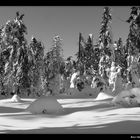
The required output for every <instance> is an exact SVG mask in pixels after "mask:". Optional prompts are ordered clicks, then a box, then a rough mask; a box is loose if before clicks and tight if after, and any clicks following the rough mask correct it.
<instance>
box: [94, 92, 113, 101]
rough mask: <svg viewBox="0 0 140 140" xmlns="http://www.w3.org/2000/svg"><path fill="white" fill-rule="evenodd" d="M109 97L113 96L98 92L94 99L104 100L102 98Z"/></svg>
mask: <svg viewBox="0 0 140 140" xmlns="http://www.w3.org/2000/svg"><path fill="white" fill-rule="evenodd" d="M109 98H113V96H111V95H108V94H106V93H104V92H100V93H99V94H98V96H97V97H96V99H95V100H104V99H109Z"/></svg>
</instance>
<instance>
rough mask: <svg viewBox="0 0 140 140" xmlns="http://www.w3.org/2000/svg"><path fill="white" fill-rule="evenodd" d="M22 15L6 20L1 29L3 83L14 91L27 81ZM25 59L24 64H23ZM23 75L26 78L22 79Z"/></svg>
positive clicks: (24, 31) (25, 31)
mask: <svg viewBox="0 0 140 140" xmlns="http://www.w3.org/2000/svg"><path fill="white" fill-rule="evenodd" d="M23 16H24V15H23V14H22V15H16V17H15V19H14V20H11V21H8V22H7V23H6V25H5V26H3V27H2V29H1V41H0V43H1V49H2V53H3V55H4V61H5V66H4V67H5V70H4V84H5V85H7V86H10V85H11V87H12V88H13V90H14V91H15V92H18V91H19V88H20V87H22V86H23V87H25V85H27V83H28V80H27V77H26V76H27V75H26V74H27V73H28V72H27V70H25V69H26V68H27V67H28V63H27V41H26V39H25V34H27V28H26V26H25V24H24V22H23V20H22V18H23ZM25 61H26V65H24V64H25ZM23 65H24V66H23ZM27 69H28V68H27ZM25 73H26V74H25ZM25 75H26V76H25ZM23 77H24V78H25V77H26V78H25V79H26V80H23V79H24V78H23ZM21 79H22V80H21ZM21 81H22V82H21ZM25 81H26V84H25Z"/></svg>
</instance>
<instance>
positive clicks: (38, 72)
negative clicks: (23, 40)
mask: <svg viewBox="0 0 140 140" xmlns="http://www.w3.org/2000/svg"><path fill="white" fill-rule="evenodd" d="M29 62H30V64H31V65H30V73H29V75H30V79H31V85H32V87H33V88H34V89H35V90H36V93H38V92H40V90H41V85H42V76H43V65H44V45H43V44H42V42H41V41H38V40H37V39H36V38H35V37H32V39H31V43H30V45H29ZM38 94H39V93H38Z"/></svg>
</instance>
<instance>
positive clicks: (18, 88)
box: [0, 7, 140, 96]
mask: <svg viewBox="0 0 140 140" xmlns="http://www.w3.org/2000/svg"><path fill="white" fill-rule="evenodd" d="M23 17H24V14H20V13H19V12H17V13H16V17H15V18H14V19H13V20H9V21H7V22H6V24H5V25H3V26H1V28H0V92H1V94H4V95H5V94H7V95H9V94H24V93H27V94H28V95H30V94H31V93H33V94H37V95H38V96H40V95H41V94H44V93H46V92H48V91H49V94H53V92H54V91H52V89H54V87H55V88H56V89H57V88H58V89H60V92H64V89H63V82H62V81H65V80H67V79H69V78H70V77H71V76H72V74H73V73H74V72H76V71H79V72H80V76H82V75H84V74H85V73H86V74H87V75H91V76H92V77H95V76H100V77H101V78H102V79H104V80H105V81H106V85H109V76H108V72H107V70H108V69H109V70H110V69H111V67H112V63H113V64H114V65H115V67H118V66H119V67H120V68H121V77H122V78H123V80H124V81H125V83H126V84H127V83H132V82H133V81H132V74H131V71H132V69H133V65H134V63H135V64H136V65H137V67H136V68H137V71H138V73H139V76H140V72H139V67H140V65H139V62H140V59H139V58H140V57H139V56H140V7H132V8H131V11H130V17H129V18H128V20H126V23H128V24H129V25H130V26H129V34H128V37H127V40H126V43H125V44H123V41H122V38H121V37H120V38H119V39H118V40H117V41H113V36H112V31H111V21H112V15H111V10H110V8H109V7H105V8H104V12H103V16H102V21H101V28H100V34H99V37H98V41H97V42H96V43H94V37H93V34H89V36H88V38H87V39H84V37H83V35H82V33H79V46H78V47H79V48H78V52H77V53H76V54H75V55H76V60H74V59H73V57H72V56H68V57H67V58H66V59H64V57H63V47H62V39H61V38H60V36H55V37H54V38H53V40H52V44H53V45H52V47H51V48H50V49H49V50H48V51H47V52H46V53H45V52H44V49H45V46H44V45H43V43H42V42H41V41H39V40H37V39H36V38H35V37H32V38H31V41H30V43H28V42H27V39H26V38H25V35H26V34H27V33H28V32H27V27H26V26H25V24H24V22H23ZM56 91H58V90H56Z"/></svg>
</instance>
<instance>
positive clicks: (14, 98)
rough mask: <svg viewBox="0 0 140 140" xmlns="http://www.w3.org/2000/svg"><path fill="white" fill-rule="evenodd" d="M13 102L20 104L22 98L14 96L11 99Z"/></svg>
mask: <svg viewBox="0 0 140 140" xmlns="http://www.w3.org/2000/svg"><path fill="white" fill-rule="evenodd" d="M11 101H12V102H20V101H21V98H20V97H19V96H18V95H14V96H13V97H12V98H11Z"/></svg>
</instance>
